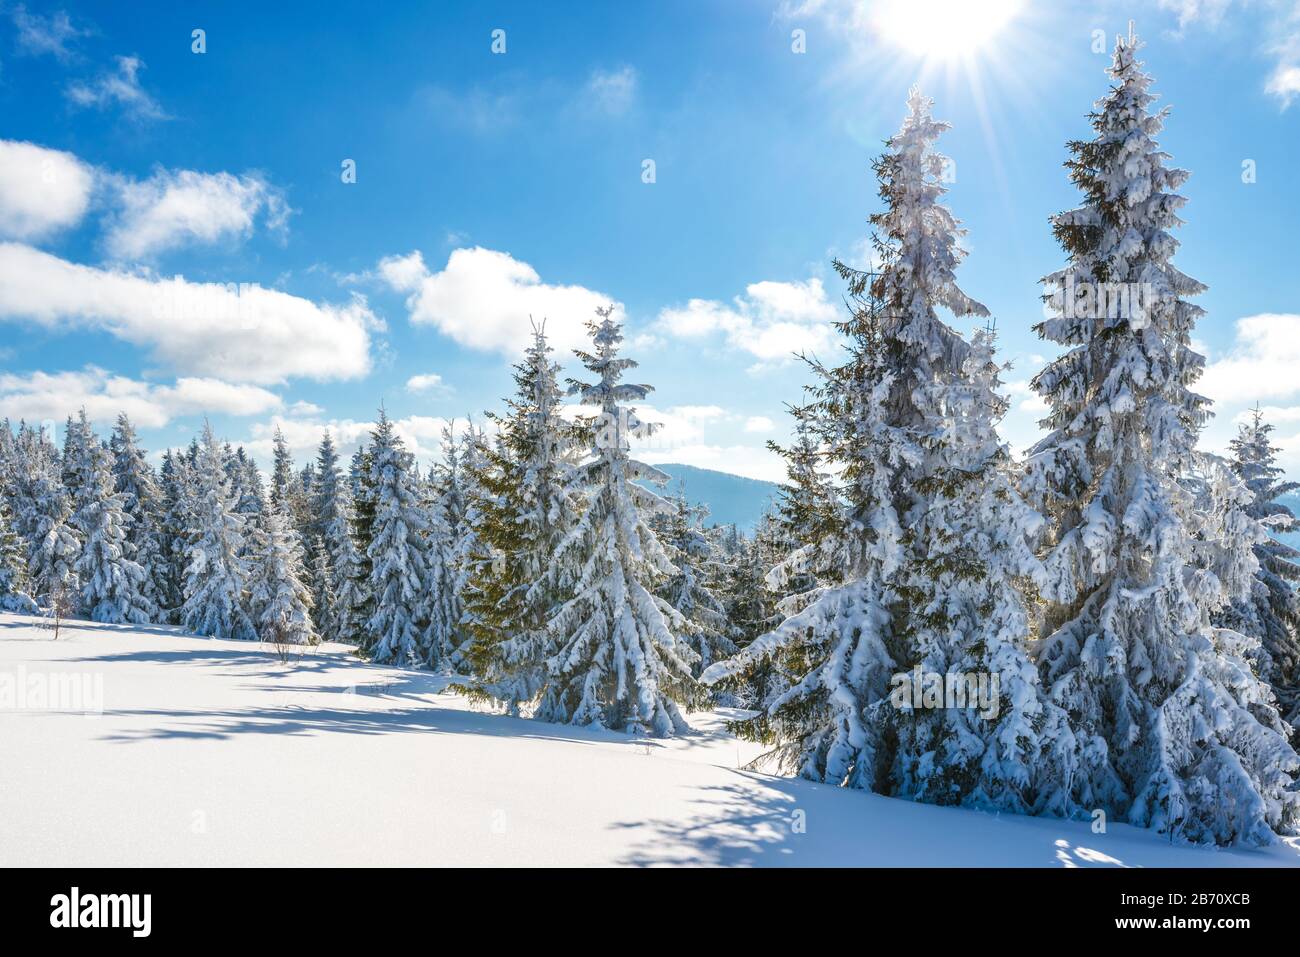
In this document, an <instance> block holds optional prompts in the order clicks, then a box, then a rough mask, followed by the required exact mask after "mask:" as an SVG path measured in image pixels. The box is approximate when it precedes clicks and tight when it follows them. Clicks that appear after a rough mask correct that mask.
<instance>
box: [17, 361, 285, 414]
mask: <svg viewBox="0 0 1300 957" xmlns="http://www.w3.org/2000/svg"><path fill="white" fill-rule="evenodd" d="M280 405H281V399H280V397H279V396H277V395H275V394H274V393H273V392H268V391H267V390H265V389H261V388H258V387H256V386H250V385H232V384H231V383H228V382H221V381H219V380H216V379H199V378H182V379H177V380H176V382H175V383H173V384H172V385H154V384H151V383H148V382H140V381H138V380H136V379H131V378H128V377H126V376H120V375H113V374H111V373H109V372H106V371H105V370H103V369H100V368H98V367H96V366H87V367H86V368H85V369H83V370H81V371H79V372H32V373H28V374H25V375H20V374H14V373H5V374H0V415H3V416H7V417H8V418H10V419H15V420H16V419H26V420H27V421H29V422H42V421H46V420H51V419H52V420H54V421H62V420H63V419H65V418H67V417H68V416H69V415H73V414H75V413H76V412H77V411H78V410H79V409H83V408H84V409H85V410H86V415H87V416H88V417H89V418H90V419H91V420H92V421H93V422H96V423H98V424H100V425H111V424H112V423H113V422H114V421H115V420H116V419H117V416H118V413H120V412H125V413H126V414H127V416H128V417H129V418H130V419H131V421H132V422H134V423H135V424H136V425H138V426H140V427H141V428H146V429H155V428H161V427H162V426H164V425H166V424H167V423H169V422H170V421H172V420H173V419H174V418H176V417H177V416H180V415H189V414H226V415H260V414H262V413H265V412H269V411H271V410H272V409H276V408H279V407H280Z"/></svg>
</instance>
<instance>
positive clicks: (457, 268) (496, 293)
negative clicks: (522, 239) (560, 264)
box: [378, 246, 624, 357]
mask: <svg viewBox="0 0 1300 957" xmlns="http://www.w3.org/2000/svg"><path fill="white" fill-rule="evenodd" d="M378 274H379V278H380V279H381V280H382V281H383V282H384V283H385V284H387V285H388V286H389V287H390V288H391V289H393V290H395V291H397V292H402V293H406V294H407V300H406V306H407V309H408V311H409V316H410V320H411V322H412V323H415V324H416V325H430V326H433V327H435V328H436V329H438V330H439V331H440V332H442V333H443V334H444V335H446V336H449V337H450V338H452V339H454V340H455V341H456V342H458V343H460V344H461V345H463V346H467V347H469V348H471V349H479V350H483V351H491V352H500V353H503V354H505V355H507V356H511V357H514V356H517V355H518V354H520V353H521V352H522V351H523V350H524V348H525V347H526V346H527V344H528V342H529V340H530V338H531V336H532V321H537V322H541V321H542V320H543V319H544V320H545V321H546V333H547V335H548V337H549V338H550V342H551V345H552V347H554V348H555V349H556V351H558V352H560V353H564V352H567V351H568V350H570V349H574V348H577V347H580V346H583V345H585V344H586V343H587V330H586V323H587V320H589V319H591V318H593V317H594V316H595V314H596V308H597V307H598V306H607V305H610V304H613V305H614V318H615V319H617V320H622V319H623V318H624V313H623V307H622V306H621V305H620V304H618V303H615V302H613V299H612V297H610V296H608V295H606V294H605V293H602V292H597V291H595V290H592V289H587V288H586V287H584V286H565V285H552V284H550V283H545V282H542V279H541V276H539V275H538V273H537V270H535V269H534V268H533V267H532V266H530V265H528V263H526V262H521V261H520V260H518V259H515V258H514V257H513V256H511V255H510V254H509V253H504V252H499V251H497V250H493V249H484V248H483V247H481V246H475V247H473V248H470V249H457V250H455V251H454V252H452V254H451V256H450V257H449V258H448V260H447V265H446V267H445V268H443V269H442V270H441V271H439V272H430V271H429V269H428V267H427V266H426V265H425V262H424V256H423V255H422V254H421V253H420V252H419V251H416V252H412V253H409V254H408V255H405V256H392V257H389V258H387V259H384V260H382V261H381V262H380V263H379V266H378ZM530 317H531V318H530Z"/></svg>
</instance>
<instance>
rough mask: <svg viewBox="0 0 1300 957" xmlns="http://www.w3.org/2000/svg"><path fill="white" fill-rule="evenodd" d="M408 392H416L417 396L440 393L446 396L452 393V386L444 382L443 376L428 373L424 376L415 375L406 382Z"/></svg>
mask: <svg viewBox="0 0 1300 957" xmlns="http://www.w3.org/2000/svg"><path fill="white" fill-rule="evenodd" d="M406 391H407V392H414V393H416V394H417V395H418V394H421V393H429V392H432V393H439V394H446V393H448V392H451V391H452V388H451V386H449V385H447V383H445V382H443V381H442V376H440V375H438V374H437V373H436V372H427V373H424V374H422V375H413V376H411V377H410V378H409V379H407V380H406Z"/></svg>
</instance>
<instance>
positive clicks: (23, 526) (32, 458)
mask: <svg viewBox="0 0 1300 957" xmlns="http://www.w3.org/2000/svg"><path fill="white" fill-rule="evenodd" d="M20 446H21V449H22V454H23V472H22V474H21V475H20V476H19V479H18V485H19V499H20V502H21V511H19V512H18V513H17V514H16V516H15V525H16V526H17V527H18V529H19V533H20V534H21V535H22V537H23V538H24V540H26V542H27V544H28V552H27V581H28V585H29V586H30V589H31V592H30V594H31V595H32V597H33V598H35V599H36V601H37V602H38V603H40V604H41V605H42V606H47V607H48V606H49V605H50V604H51V603H52V602H54V601H56V600H57V601H58V603H59V604H60V606H61V607H62V608H64V609H65V610H66V611H73V610H75V604H76V598H77V595H78V593H79V591H80V587H79V585H78V583H77V574H76V571H75V566H76V563H77V559H78V558H79V557H80V555H81V538H80V536H79V535H78V534H77V531H76V529H75V528H73V527H72V525H71V521H70V520H71V518H72V500H71V497H70V496H69V495H68V490H67V488H66V487H65V486H64V484H63V479H62V476H61V474H60V472H61V470H60V467H59V463H58V459H57V453H56V452H55V449H54V446H53V445H52V444H51V442H50V440H49V437H48V436H47V435H46V433H45V430H44V428H41V429H38V430H28V431H27V432H26V433H25V434H24V435H22V436H20Z"/></svg>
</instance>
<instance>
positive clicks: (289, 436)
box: [242, 415, 486, 465]
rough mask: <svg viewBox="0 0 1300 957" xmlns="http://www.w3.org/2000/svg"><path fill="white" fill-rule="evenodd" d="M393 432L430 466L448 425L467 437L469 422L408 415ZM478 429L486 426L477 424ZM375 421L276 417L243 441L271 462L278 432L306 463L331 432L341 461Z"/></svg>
mask: <svg viewBox="0 0 1300 957" xmlns="http://www.w3.org/2000/svg"><path fill="white" fill-rule="evenodd" d="M392 421H393V429H394V431H395V432H396V433H397V435H398V436H399V437H400V438H401V439H402V442H403V444H404V445H405V446H406V450H407V451H408V452H410V453H411V454H412V455H414V456H415V457H416V459H418V460H419V461H420V462H421V463H423V464H426V465H427V464H428V463H429V462H431V461H433V460H434V459H436V458H438V457H439V456H440V454H441V443H442V434H443V430H444V429H445V428H446V427H447V426H448V424H450V425H451V427H452V432H453V434H454V435H456V436H457V437H459V436H462V435H464V434H465V429H466V427H467V426H468V424H469V423H468V420H467V419H464V418H460V419H455V420H451V419H445V418H442V417H440V416H429V415H408V416H406V417H404V418H400V419H393V420H392ZM475 425H476V426H477V427H480V428H482V427H484V426H485V425H486V423H483V422H480V421H477V420H476V421H475ZM374 428H375V422H374V421H373V420H370V421H364V422H363V421H358V420H356V419H322V418H320V417H319V416H315V415H311V416H305V417H296V416H292V415H289V416H285V415H275V416H272V417H271V418H270V419H269V420H267V421H265V422H258V423H255V424H254V425H253V426H252V428H251V429H250V435H251V438H249V439H248V440H246V441H245V442H243V443H242V444H243V446H244V448H246V449H248V451H249V452H250V453H251V454H252V455H253V456H254V457H256V458H257V459H259V460H262V461H269V460H270V459H271V453H272V449H273V443H274V440H275V431H276V429H279V430H280V431H281V433H283V435H284V440H285V444H286V445H287V446H288V447H289V451H290V452H291V453H293V455H294V457H295V458H296V459H299V460H300V461H305V460H306V459H307V458H309V457H311V456H313V455H315V453H316V449H317V447H318V446H319V445H320V440H321V436H322V435H323V434H324V433H325V432H329V434H330V438H332V439H333V440H334V444H335V446H336V447H337V448H338V451H339V456H340V458H344V459H346V458H347V457H348V456H351V455H352V453H353V452H355V451H356V450H357V449H358V448H360V447H361V446H362V445H363V444H364V443H366V442H369V441H370V433H371V432H372V431H374Z"/></svg>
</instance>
